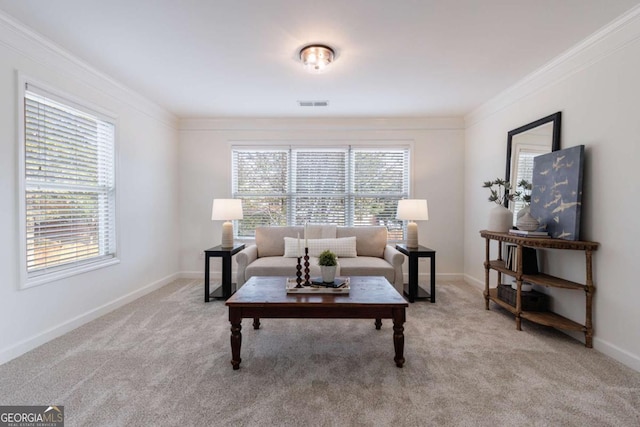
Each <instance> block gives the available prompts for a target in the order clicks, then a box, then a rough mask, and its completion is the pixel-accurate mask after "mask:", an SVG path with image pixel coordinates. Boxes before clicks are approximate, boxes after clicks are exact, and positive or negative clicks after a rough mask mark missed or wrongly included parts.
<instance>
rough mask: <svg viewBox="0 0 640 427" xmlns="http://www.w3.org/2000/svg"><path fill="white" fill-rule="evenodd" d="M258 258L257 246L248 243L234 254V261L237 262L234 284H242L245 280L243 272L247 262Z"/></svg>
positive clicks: (249, 262) (238, 285)
mask: <svg viewBox="0 0 640 427" xmlns="http://www.w3.org/2000/svg"><path fill="white" fill-rule="evenodd" d="M257 259H258V247H257V246H256V245H249V246H247V247H246V248H244V249H243V250H241V251H240V252H238V253H237V254H236V262H237V263H238V272H237V273H236V286H237V287H238V288H240V286H242V285H244V282H246V279H245V275H244V272H245V270H246V268H247V266H248V265H249V264H251V263H252V262H253V261H255V260H257Z"/></svg>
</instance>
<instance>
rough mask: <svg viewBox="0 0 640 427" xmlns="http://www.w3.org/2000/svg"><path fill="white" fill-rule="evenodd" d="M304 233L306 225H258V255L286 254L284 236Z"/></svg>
mask: <svg viewBox="0 0 640 427" xmlns="http://www.w3.org/2000/svg"><path fill="white" fill-rule="evenodd" d="M303 234H304V227H256V246H257V247H258V257H260V258H262V257H265V256H267V257H271V256H282V255H284V238H285V237H295V238H297V237H298V235H299V236H300V237H302V236H303Z"/></svg>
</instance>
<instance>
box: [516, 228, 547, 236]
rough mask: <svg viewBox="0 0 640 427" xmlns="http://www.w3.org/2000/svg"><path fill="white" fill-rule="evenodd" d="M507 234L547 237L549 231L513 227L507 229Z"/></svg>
mask: <svg viewBox="0 0 640 427" xmlns="http://www.w3.org/2000/svg"><path fill="white" fill-rule="evenodd" d="M509 234H513V235H514V236H520V237H538V238H544V237H549V233H547V232H546V231H524V230H516V229H515V228H513V229H511V230H509Z"/></svg>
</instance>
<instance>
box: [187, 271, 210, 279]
mask: <svg viewBox="0 0 640 427" xmlns="http://www.w3.org/2000/svg"><path fill="white" fill-rule="evenodd" d="M210 274H211V275H212V276H214V277H217V275H215V274H216V272H214V271H212V272H211V273H210ZM178 277H179V278H180V279H204V272H203V271H202V270H197V271H181V272H179V273H178Z"/></svg>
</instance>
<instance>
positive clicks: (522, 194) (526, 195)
mask: <svg viewBox="0 0 640 427" xmlns="http://www.w3.org/2000/svg"><path fill="white" fill-rule="evenodd" d="M532 189H533V184H532V183H530V182H529V181H527V180H526V179H522V180H520V182H519V183H518V191H517V192H516V193H515V198H516V199H517V200H521V201H522V202H524V204H525V205H527V206H529V205H530V204H531V190H532Z"/></svg>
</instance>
